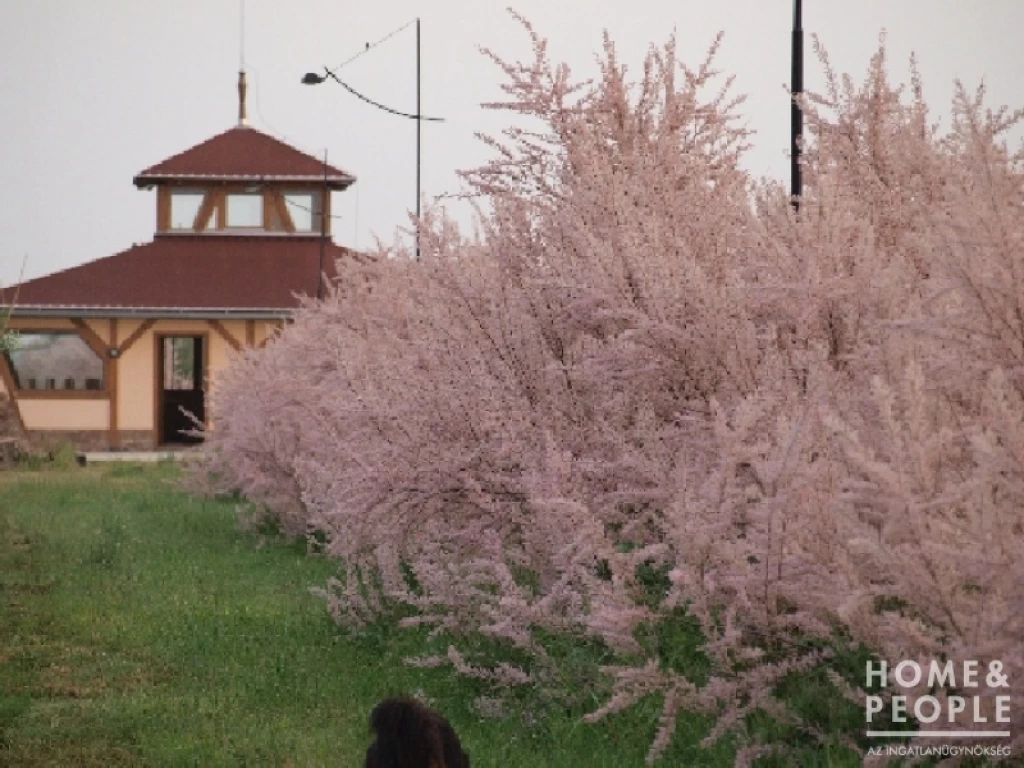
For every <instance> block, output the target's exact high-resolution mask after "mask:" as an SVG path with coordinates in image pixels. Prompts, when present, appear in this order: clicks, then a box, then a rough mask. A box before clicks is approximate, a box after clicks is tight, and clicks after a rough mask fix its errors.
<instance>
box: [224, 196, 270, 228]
mask: <svg viewBox="0 0 1024 768" xmlns="http://www.w3.org/2000/svg"><path fill="white" fill-rule="evenodd" d="M227 225H228V226H229V227H258V228H261V229H262V227H263V195H261V194H258V193H256V194H250V193H244V194H234V195H228V221H227Z"/></svg>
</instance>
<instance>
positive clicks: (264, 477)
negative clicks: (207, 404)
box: [205, 20, 1024, 763]
mask: <svg viewBox="0 0 1024 768" xmlns="http://www.w3.org/2000/svg"><path fill="white" fill-rule="evenodd" d="M520 21H521V22H522V23H523V25H524V26H525V28H526V30H527V32H528V34H529V35H530V38H531V40H532V44H533V54H534V55H533V58H532V60H530V61H529V62H527V63H517V64H511V63H508V62H506V61H504V60H503V59H501V58H500V57H498V56H497V55H496V54H494V53H491V52H487V55H488V56H489V57H490V58H491V59H492V60H493V61H494V62H495V63H496V64H497V65H498V66H499V68H500V69H501V70H502V71H503V72H504V74H505V77H506V82H505V84H504V85H503V89H504V93H505V94H506V100H504V101H502V102H498V103H494V104H490V105H487V106H489V107H490V108H493V109H501V110H507V111H509V112H510V113H512V114H513V115H514V126H513V127H510V128H509V129H507V130H506V131H505V133H504V134H503V136H501V137H497V138H496V137H481V138H483V139H484V141H486V142H487V143H488V144H489V145H490V146H491V147H492V148H493V150H494V159H493V160H492V161H491V162H489V163H488V164H486V165H485V166H483V167H482V168H478V169H474V170H470V171H467V172H465V173H464V174H463V178H464V180H465V182H466V184H467V186H468V188H469V191H470V193H471V194H472V195H473V196H474V197H476V198H477V200H478V202H479V203H480V206H479V208H478V221H477V224H478V230H479V231H478V232H477V233H476V234H474V235H473V236H472V237H469V236H466V235H464V234H463V233H461V232H460V231H459V229H458V227H457V226H456V225H455V224H454V223H453V222H452V221H451V220H450V219H449V218H448V217H447V216H446V215H445V212H444V210H443V209H442V208H439V207H436V206H435V207H431V208H429V209H428V210H427V212H426V214H425V215H424V217H423V219H422V220H421V221H419V222H416V225H417V227H418V228H419V231H420V236H421V252H422V261H415V260H413V259H412V258H410V256H409V254H408V252H407V251H406V250H404V249H403V248H401V247H399V246H396V247H394V248H388V247H385V246H383V245H381V246H379V247H378V248H377V250H376V252H374V253H372V254H367V255H365V256H361V257H353V258H351V259H345V260H343V261H341V262H340V263H339V264H338V278H337V280H336V281H335V283H334V285H333V286H332V288H331V291H330V294H329V296H328V297H327V298H326V299H325V300H323V301H322V302H319V303H316V302H309V303H307V304H306V305H304V306H303V307H302V308H301V309H300V310H298V311H297V312H296V314H295V316H294V319H293V322H292V323H291V324H289V325H288V326H287V327H286V328H285V329H284V330H283V331H282V332H281V334H280V335H279V336H278V337H277V338H276V339H274V340H273V341H272V342H271V343H269V344H268V345H267V347H266V349H263V350H250V351H248V352H246V353H245V354H244V355H243V356H242V357H241V359H240V360H239V361H238V362H237V364H236V365H234V366H233V367H231V368H230V369H229V370H228V371H227V372H226V373H225V374H224V376H223V377H222V379H221V380H220V381H219V382H218V386H217V389H216V391H215V402H214V404H213V407H214V410H215V412H216V414H217V427H216V429H215V430H214V431H212V432H211V434H210V435H209V436H208V440H207V443H206V452H207V457H208V461H207V464H206V467H205V471H206V473H207V476H208V477H213V478H216V486H215V487H216V488H217V489H221V490H223V489H229V488H230V489H237V490H240V491H242V492H243V493H244V495H245V496H246V497H247V498H248V499H249V500H250V501H252V502H254V503H256V504H258V505H261V506H263V507H265V508H266V509H267V510H269V512H270V514H272V515H273V516H275V517H276V518H277V519H278V520H279V521H280V522H281V524H282V526H283V528H284V529H285V530H286V531H287V532H289V533H291V534H293V535H301V534H303V533H305V532H312V531H318V532H320V533H321V534H322V535H323V538H324V539H325V541H326V543H325V545H324V546H325V548H326V551H327V553H328V554H330V555H332V556H334V557H337V558H338V559H339V561H340V562H341V563H342V565H343V568H344V575H343V577H342V578H339V579H338V580H337V581H335V582H333V583H332V584H331V585H329V586H328V587H327V589H325V590H324V594H325V596H326V597H327V599H328V601H329V605H330V607H331V609H332V611H333V612H334V613H335V615H336V616H337V617H338V619H339V620H340V621H343V622H345V623H346V624H349V625H352V626H359V625H360V624H362V623H365V622H368V621H371V620H374V619H377V618H380V617H382V616H385V617H386V616H394V615H395V614H394V613H392V611H393V609H394V607H395V606H396V605H398V606H404V611H403V615H404V616H405V618H403V619H401V623H402V624H403V625H407V626H408V625H414V624H425V625H430V626H432V627H434V628H436V629H437V630H438V631H444V632H446V633H449V634H450V635H451V636H454V637H456V638H458V637H466V636H469V635H472V634H474V633H482V634H483V635H485V636H490V637H493V638H495V639H498V640H501V641H504V642H507V643H510V644H512V645H513V646H516V647H518V648H519V649H521V651H523V652H525V653H526V654H527V655H528V656H529V658H530V659H532V661H531V663H530V664H528V665H524V666H511V665H508V664H503V663H497V662H496V661H495V660H493V659H480V658H471V657H470V656H468V655H467V654H466V652H465V650H464V649H463V650H460V649H459V648H457V647H454V646H453V647H451V648H450V650H449V653H448V654H447V656H445V657H443V658H439V657H429V658H424V659H419V660H418V661H417V663H421V664H434V665H437V664H450V665H452V666H453V667H454V669H455V670H456V671H457V672H459V673H462V674H470V675H476V676H479V677H483V678H486V679H491V680H496V681H500V682H505V683H509V684H515V683H521V682H527V681H532V680H538V679H546V678H545V675H546V674H547V669H548V663H549V662H550V659H549V658H548V655H547V651H546V650H545V647H544V644H543V643H542V642H541V633H542V632H543V631H557V632H562V633H567V634H569V635H577V636H580V637H583V636H588V637H593V638H598V639H600V640H602V641H603V642H604V643H606V644H607V646H608V647H609V648H611V649H612V650H614V651H616V652H618V653H619V654H620V656H619V658H621V659H622V663H621V664H620V665H619V666H616V667H612V668H609V669H608V670H607V672H608V673H609V674H610V675H611V676H612V679H613V681H614V693H613V695H612V697H611V698H610V699H609V700H608V701H607V702H606V703H605V705H604V706H602V707H601V708H600V709H599V710H597V711H596V712H594V713H593V714H592V715H590V716H589V718H588V719H590V720H596V719H599V718H601V717H603V716H605V715H607V714H609V713H612V712H615V711H618V710H620V709H622V708H624V707H627V706H629V705H630V704H631V703H632V702H634V701H636V700H637V699H639V698H641V697H645V696H648V695H650V694H652V693H660V694H661V695H662V701H663V713H662V718H661V722H660V726H659V729H658V732H657V735H656V737H655V739H654V742H653V743H652V746H651V750H650V753H649V755H648V759H649V761H650V762H653V761H654V760H655V759H656V758H657V756H658V755H659V754H660V753H661V751H662V750H664V748H665V747H666V746H667V745H668V744H669V742H670V741H671V738H672V733H673V728H674V724H675V720H676V716H677V714H678V713H679V712H680V711H682V710H694V711H702V712H705V713H709V714H712V715H713V716H714V717H715V718H716V725H715V727H714V728H713V729H712V731H711V733H710V734H709V735H708V740H709V741H712V740H714V739H717V738H718V737H719V736H721V735H722V734H724V733H726V732H730V731H732V732H738V733H740V734H742V733H743V732H744V730H745V727H746V722H747V718H746V715H747V714H749V713H751V712H753V711H754V710H757V709H761V710H765V711H767V712H769V713H771V714H773V715H775V716H777V717H779V718H794V717H795V715H794V714H793V713H792V712H789V711H787V710H786V708H785V706H784V705H783V703H782V701H781V700H779V698H778V697H777V696H776V695H775V688H776V684H777V683H778V682H779V681H781V680H782V679H783V677H784V676H786V675H787V674H789V673H791V672H794V671H800V670H806V669H808V668H810V667H811V666H814V665H816V664H820V663H826V664H827V663H828V657H829V654H830V653H831V651H830V650H829V649H835V648H837V647H839V646H840V645H841V644H843V643H849V644H850V645H853V646H856V645H858V644H863V645H865V646H867V647H868V648H870V649H871V650H872V651H873V652H874V653H876V654H877V655H878V657H879V658H882V659H886V660H887V661H888V662H890V664H895V663H896V662H897V661H899V660H901V659H904V658H908V659H916V660H919V661H921V662H922V663H924V664H925V665H927V663H928V661H929V660H930V659H933V658H936V659H938V658H948V659H951V660H953V661H956V662H957V663H960V662H962V661H965V660H977V661H979V662H981V663H982V664H983V665H985V664H986V663H987V662H988V661H991V660H999V661H1002V662H1003V663H1004V664H1005V668H1006V670H1007V672H1008V679H1009V681H1010V686H1011V688H1010V690H1009V695H1011V696H1013V697H1015V698H1014V700H1015V701H1020V700H1021V696H1022V694H1024V646H1022V643H1024V625H1022V621H1024V619H1022V617H1024V558H1022V557H1021V556H1020V554H1019V553H1020V552H1021V551H1022V546H1024V512H1022V510H1024V399H1022V398H1024V377H1022V373H1024V319H1022V318H1024V306H1022V304H1024V215H1022V214H1024V209H1022V205H1024V187H1022V179H1024V175H1022V162H1021V161H1022V159H1024V157H1022V155H1021V154H1019V153H1017V154H1014V153H1011V152H1010V150H1009V149H1008V148H1007V145H1006V139H1005V137H1006V133H1007V131H1008V130H1010V129H1011V128H1013V127H1014V126H1015V125H1017V124H1018V123H1019V121H1020V118H1021V114H1020V113H1012V114H1011V113H1008V112H1006V111H996V112H993V111H987V110H986V109H985V108H984V105H983V92H979V93H977V94H975V95H974V96H971V95H969V94H968V93H967V92H966V91H965V90H964V89H963V88H959V89H958V91H957V96H956V99H955V101H954V105H953V113H952V122H951V125H950V127H949V128H948V130H947V131H946V132H945V133H943V132H940V130H939V129H938V127H936V126H935V125H933V124H932V123H930V122H929V120H930V118H929V114H928V110H927V107H926V105H925V103H924V100H923V96H922V90H921V83H920V78H919V77H918V76H917V75H916V73H915V75H914V78H913V82H912V84H911V86H912V88H911V91H912V92H911V93H910V95H909V97H908V95H907V94H906V93H905V92H904V91H903V90H902V89H901V88H897V87H894V86H891V85H890V84H889V79H888V75H887V71H886V63H885V48H884V44H880V46H879V49H878V53H877V54H876V56H875V57H874V58H873V60H872V62H871V65H870V68H869V72H868V77H867V78H866V80H865V81H864V83H863V84H862V85H860V86H857V85H856V84H854V82H853V81H852V79H850V78H849V77H843V78H840V77H838V76H836V75H835V74H834V73H833V72H832V70H831V67H830V66H829V64H828V60H827V58H826V57H825V55H824V53H823V52H821V51H820V50H819V53H820V58H821V61H822V65H823V66H824V68H825V70H826V74H827V76H828V77H827V82H828V88H827V89H826V91H827V92H826V93H825V94H822V95H810V96H802V97H801V103H802V105H803V107H804V108H805V111H806V114H807V119H808V126H809V136H808V141H807V145H806V148H805V152H804V155H803V158H804V163H805V184H806V187H805V195H804V197H803V198H802V200H801V206H800V211H799V214H797V213H796V212H794V211H793V210H792V208H791V206H790V204H789V201H788V199H787V198H786V196H785V193H784V191H783V190H782V188H781V185H779V184H776V183H772V182H758V181H755V180H754V179H751V178H750V177H749V175H748V174H747V173H746V172H744V171H743V170H742V168H741V165H740V163H741V160H742V158H743V153H744V151H745V149H746V148H747V145H748V142H749V141H750V139H751V136H750V135H749V133H748V132H747V131H746V130H745V129H744V128H743V127H742V126H741V125H740V124H739V113H738V110H739V108H740V106H741V105H742V99H741V98H734V97H733V96H731V95H730V94H731V88H730V85H731V83H730V81H729V80H726V81H725V82H724V83H723V82H721V81H720V80H719V75H718V73H717V72H716V71H715V70H714V69H713V60H714V55H715V52H716V50H717V48H718V46H719V42H720V40H716V41H715V42H714V44H713V45H712V47H711V50H710V51H709V53H708V55H707V57H706V58H705V59H704V61H703V62H702V63H701V64H700V65H699V66H698V67H697V68H696V69H690V68H688V67H686V66H685V65H683V64H682V63H681V62H680V61H679V60H678V58H677V55H676V50H675V43H674V41H673V40H671V39H670V40H669V41H668V42H667V43H666V44H665V45H663V46H661V47H658V48H652V49H651V50H650V51H649V53H648V55H647V57H646V58H645V60H644V63H643V68H642V73H641V74H640V76H639V77H638V78H637V79H636V80H635V81H630V80H629V79H628V78H627V70H626V68H625V67H624V66H623V65H622V64H620V63H619V61H618V59H617V56H616V52H615V48H614V45H613V44H612V42H611V41H610V39H608V38H606V39H605V41H604V48H603V56H602V58H601V59H600V63H601V69H600V76H599V77H598V78H596V79H595V80H594V81H587V82H574V81H573V80H572V77H571V74H570V72H569V70H568V68H567V67H566V66H564V65H562V66H555V65H553V64H552V63H551V62H550V60H549V58H548V55H547V49H546V44H545V42H544V41H543V39H541V38H540V37H539V35H537V34H536V33H535V32H534V30H533V29H532V27H530V25H529V24H528V23H526V22H525V21H522V20H520ZM915 72H916V71H915ZM651 572H656V573H661V574H664V575H665V590H664V593H663V594H661V595H652V593H651V588H650V584H649V583H648V582H645V580H644V578H643V576H642V574H643V573H651ZM679 609H685V610H687V611H689V613H690V614H692V615H693V616H694V617H695V618H696V619H697V620H698V621H699V622H700V625H701V628H702V631H703V637H704V640H705V642H704V646H703V649H702V650H703V651H704V653H705V654H706V655H707V657H708V658H709V659H710V661H711V673H710V676H709V679H708V680H706V681H696V680H694V679H691V677H689V676H688V675H686V674H684V673H683V671H681V670H678V669H674V668H672V667H671V666H670V665H666V664H665V663H664V660H663V659H659V658H657V657H656V656H655V655H653V652H652V651H650V649H649V648H647V647H646V646H645V645H644V644H642V643H640V642H638V636H637V630H638V629H639V628H640V627H641V625H644V624H652V623H657V622H659V621H663V620H666V618H667V617H668V616H670V615H671V614H672V613H673V612H674V611H677V610H679ZM834 678H835V679H834V682H835V684H836V685H837V686H838V687H839V688H840V689H841V690H843V691H844V692H845V693H847V694H848V695H849V696H851V697H852V698H853V699H854V700H855V701H858V702H860V703H861V704H862V705H863V701H864V696H865V692H864V682H865V681H864V680H863V679H857V680H846V679H841V678H839V676H834ZM897 693H904V694H908V695H909V696H910V698H911V701H913V700H914V698H915V697H919V696H922V695H926V694H928V691H926V690H923V689H921V690H914V691H897ZM951 693H952V692H951V691H941V692H939V693H938V695H939V696H940V697H947V696H949V695H951ZM983 693H984V694H986V695H988V694H994V693H996V694H1006V693H1007V691H1005V690H1002V691H992V690H989V691H984V692H983ZM1011 711H1012V717H1013V718H1014V721H1013V724H1012V726H1011V727H1012V730H1013V733H1014V739H1015V741H1014V742H1013V743H1014V745H1015V746H1016V748H1018V749H1020V748H1021V747H1022V746H1024V728H1022V727H1021V713H1020V711H1019V707H1017V708H1015V709H1013V708H1012V709H1011ZM967 715H968V716H969V715H970V712H968V713H967ZM961 719H962V718H961ZM929 727H930V728H932V729H934V728H935V727H944V728H952V727H957V728H961V729H963V728H969V727H975V724H971V723H966V722H957V723H945V722H944V723H942V724H941V725H935V724H932V725H930V726H929ZM849 745H850V747H851V748H852V749H855V750H858V751H860V750H862V749H863V746H864V743H863V741H856V740H851V741H850V744H849ZM773 746H774V747H778V746H779V745H762V744H758V743H756V739H755V738H754V737H753V736H751V737H750V738H748V739H747V742H746V744H745V746H744V748H743V749H741V751H740V753H739V756H738V758H737V762H738V763H743V762H746V761H749V760H751V759H753V758H754V757H755V756H756V755H758V754H761V753H762V752H764V751H765V750H767V749H771V748H773Z"/></svg>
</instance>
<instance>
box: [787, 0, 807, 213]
mask: <svg viewBox="0 0 1024 768" xmlns="http://www.w3.org/2000/svg"><path fill="white" fill-rule="evenodd" d="M802 10H803V9H802V7H801V4H800V0H793V72H792V77H793V83H792V91H793V94H792V104H791V105H790V116H789V122H790V161H789V163H790V165H789V174H790V196H791V198H792V202H793V210H794V211H799V210H800V195H801V194H802V193H803V178H802V177H801V175H800V140H801V139H802V138H803V133H804V114H803V110H802V109H800V105H799V104H798V103H797V99H796V97H797V96H799V95H800V94H802V93H803V92H804V28H803V19H802V15H803V14H802Z"/></svg>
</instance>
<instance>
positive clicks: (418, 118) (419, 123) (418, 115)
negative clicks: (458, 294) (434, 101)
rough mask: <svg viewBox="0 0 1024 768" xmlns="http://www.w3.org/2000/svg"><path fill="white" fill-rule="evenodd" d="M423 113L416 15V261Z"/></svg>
mask: <svg viewBox="0 0 1024 768" xmlns="http://www.w3.org/2000/svg"><path fill="white" fill-rule="evenodd" d="M422 126H423V115H422V114H421V111H420V17H419V16H417V17H416V261H419V260H420V158H421V154H420V153H421V149H422V147H421V144H420V129H421V128H422Z"/></svg>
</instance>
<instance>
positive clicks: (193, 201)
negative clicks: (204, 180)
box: [171, 191, 203, 229]
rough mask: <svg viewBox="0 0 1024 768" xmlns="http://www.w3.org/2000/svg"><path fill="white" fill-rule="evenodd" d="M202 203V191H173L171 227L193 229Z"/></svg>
mask: <svg viewBox="0 0 1024 768" xmlns="http://www.w3.org/2000/svg"><path fill="white" fill-rule="evenodd" d="M202 205H203V193H202V192H195V191H192V192H172V193H171V229H192V228H193V227H194V226H195V223H196V215H198V213H199V208H200V207H201V206H202Z"/></svg>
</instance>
